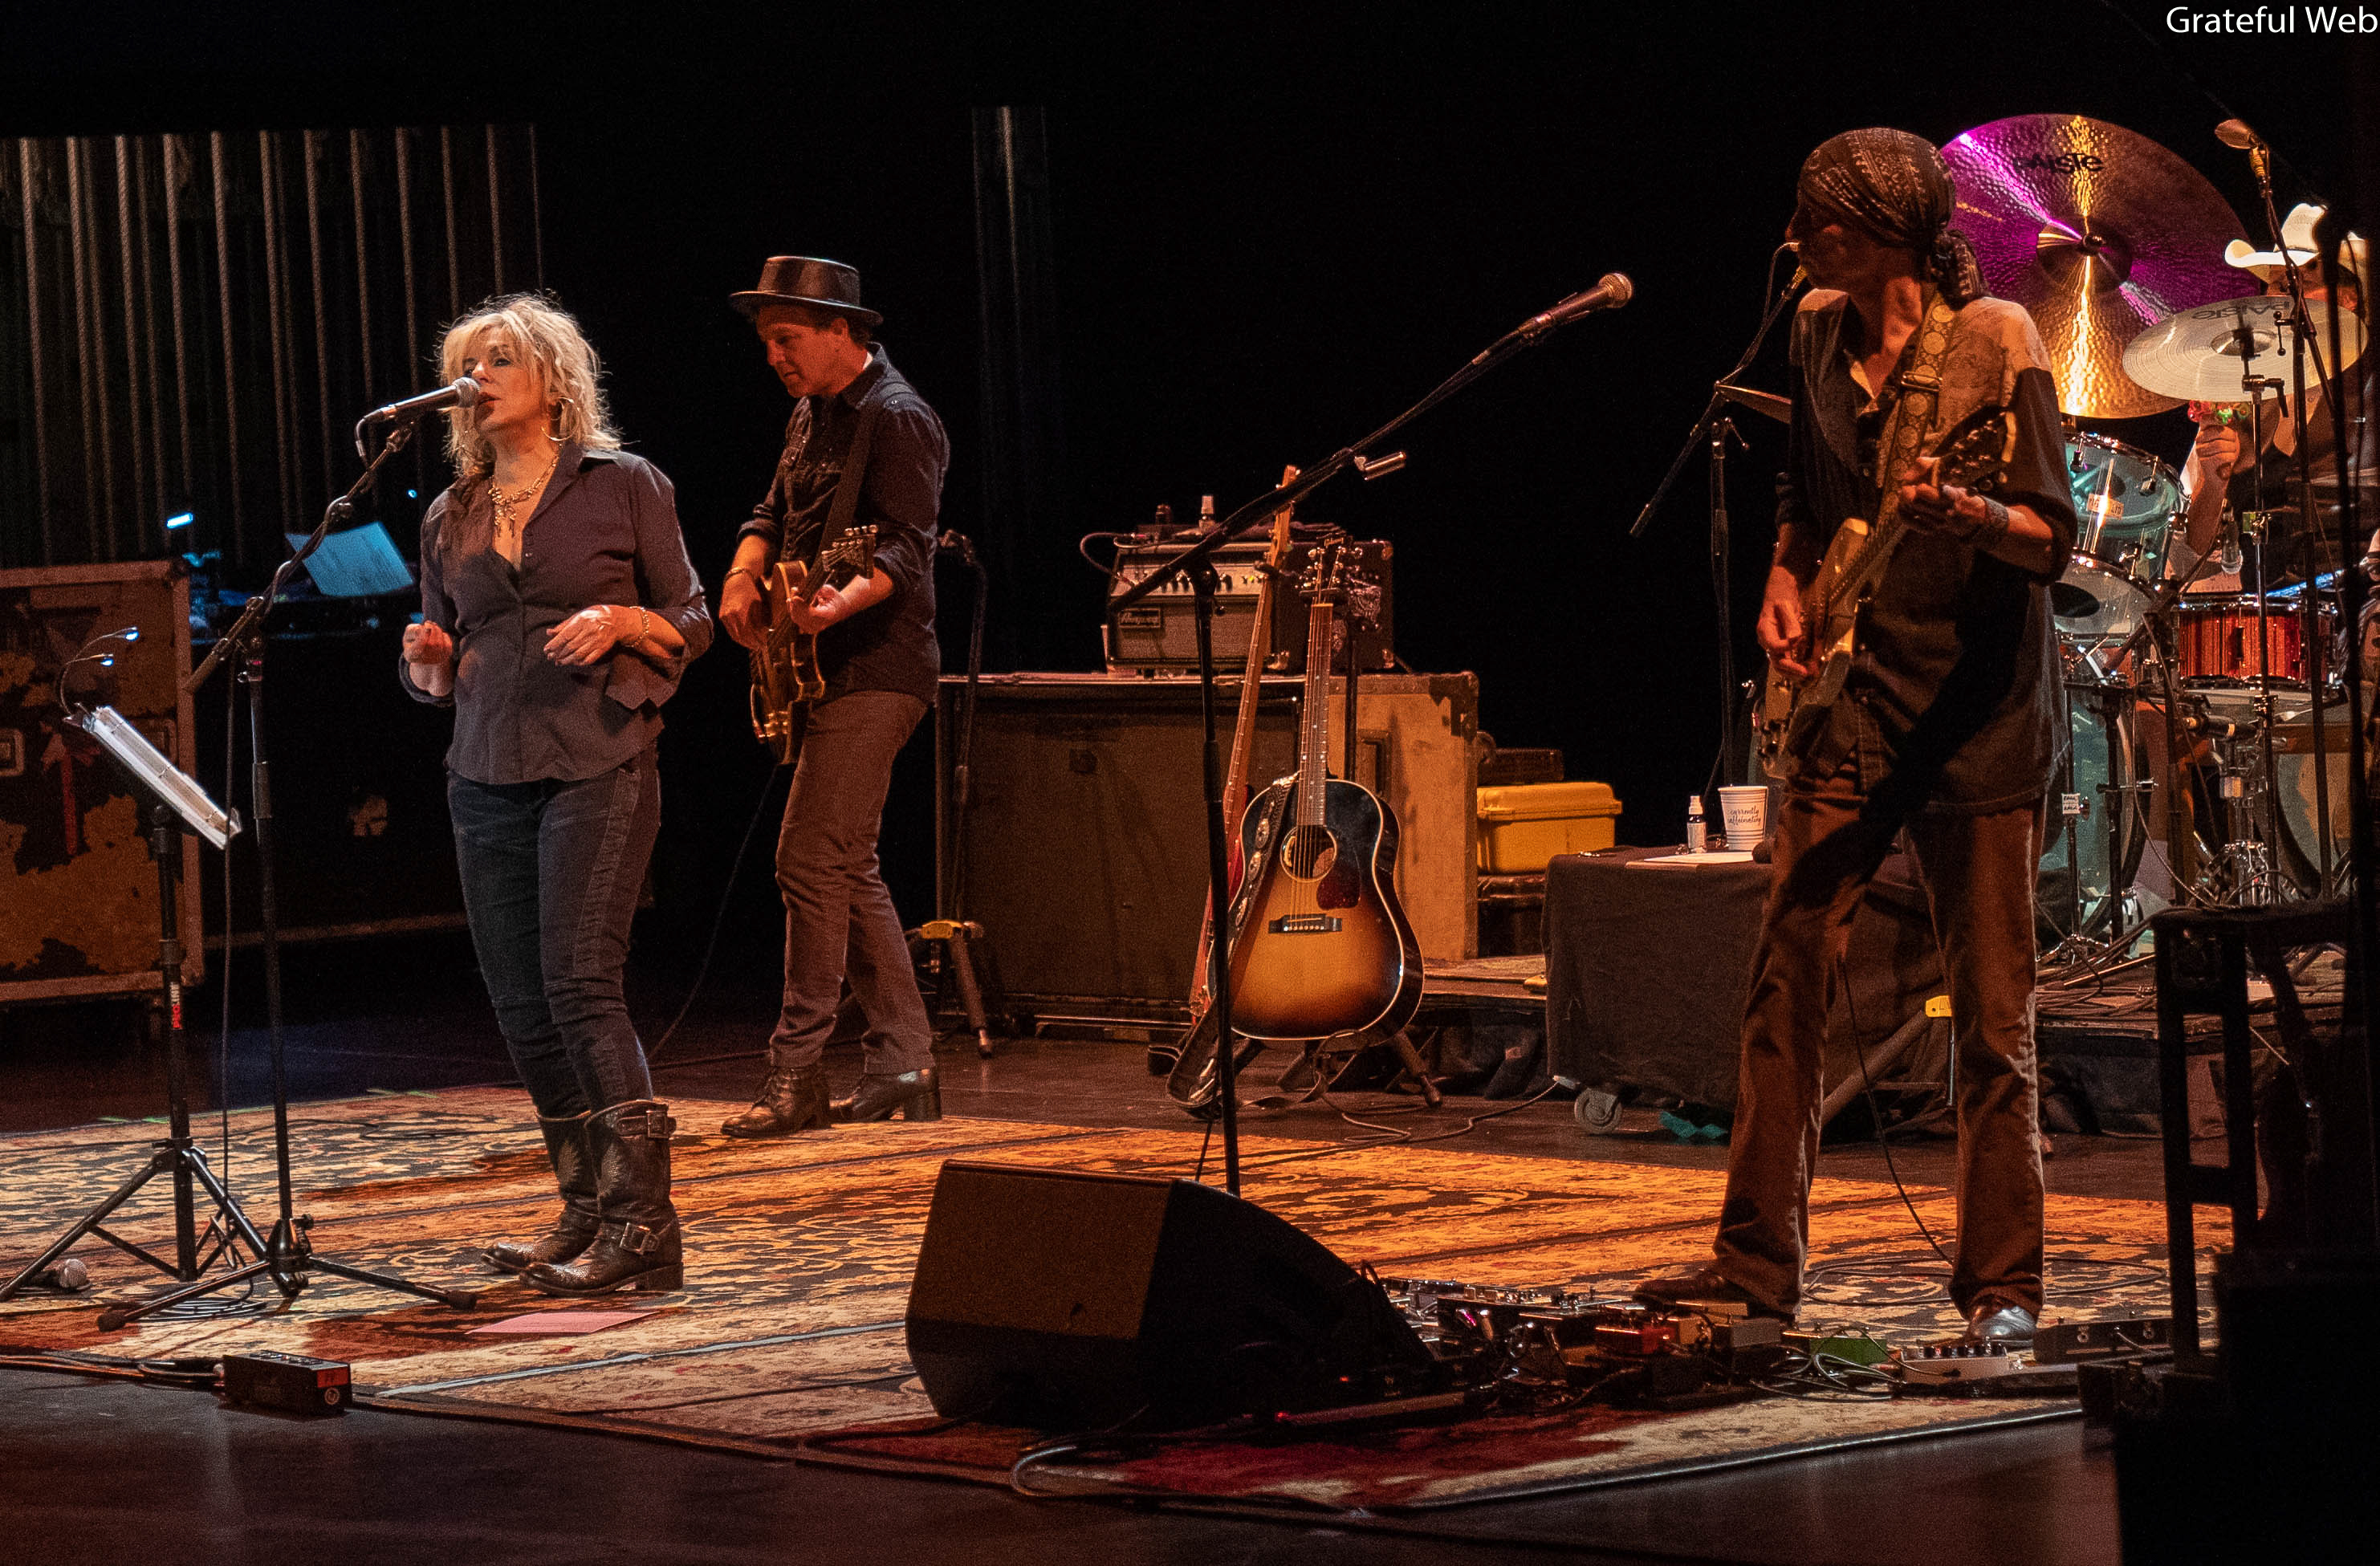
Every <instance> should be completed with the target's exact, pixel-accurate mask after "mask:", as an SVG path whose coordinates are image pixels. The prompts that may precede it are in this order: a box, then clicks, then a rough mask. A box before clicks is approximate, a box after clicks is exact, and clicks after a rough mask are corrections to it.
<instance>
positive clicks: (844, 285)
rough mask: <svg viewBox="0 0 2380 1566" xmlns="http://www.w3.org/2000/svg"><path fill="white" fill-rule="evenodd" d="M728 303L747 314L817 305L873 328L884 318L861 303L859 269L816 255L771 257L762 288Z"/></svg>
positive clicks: (762, 271)
mask: <svg viewBox="0 0 2380 1566" xmlns="http://www.w3.org/2000/svg"><path fill="white" fill-rule="evenodd" d="M727 302H728V303H729V304H731V305H734V306H735V308H736V309H737V310H742V311H743V312H744V313H745V314H746V315H747V316H750V315H758V314H759V312H760V311H761V310H763V309H764V308H766V307H767V306H770V305H814V306H816V307H817V308H818V309H820V310H833V311H835V312H836V313H837V314H839V315H847V316H849V317H851V318H852V319H853V320H854V321H856V322H860V323H861V324H863V325H867V326H873V325H875V324H876V323H877V322H880V321H882V320H883V319H884V317H883V316H882V315H880V314H879V313H878V312H877V311H875V310H868V308H866V307H865V306H863V305H862V304H861V303H860V302H859V269H858V268H856V267H849V266H845V265H844V264H843V263H842V262H841V261H822V260H820V258H819V257H816V256H771V257H770V258H769V259H768V260H767V261H764V262H762V263H761V265H760V282H759V286H758V287H755V288H752V289H750V290H748V291H747V292H745V293H741V294H730V295H728V296H727Z"/></svg>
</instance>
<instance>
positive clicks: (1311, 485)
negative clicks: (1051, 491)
mask: <svg viewBox="0 0 2380 1566" xmlns="http://www.w3.org/2000/svg"><path fill="white" fill-rule="evenodd" d="M1623 298H1624V296H1623ZM1560 308H1561V307H1560V306H1556V307H1555V309H1554V310H1548V311H1547V312H1546V313H1545V314H1544V315H1538V316H1532V317H1531V318H1530V319H1529V320H1527V321H1526V322H1523V323H1522V324H1521V325H1519V326H1517V327H1514V328H1513V329H1512V331H1510V332H1507V333H1505V334H1503V335H1502V336H1501V337H1499V338H1497V339H1496V341H1494V342H1493V343H1490V344H1489V345H1488V346H1486V347H1484V348H1482V349H1480V350H1479V352H1478V353H1476V354H1475V355H1473V356H1472V358H1470V359H1469V360H1468V361H1467V362H1465V363H1464V364H1463V367H1462V368H1461V369H1459V370H1456V371H1455V372H1454V373H1453V374H1451V375H1450V376H1448V377H1447V378H1446V379H1445V380H1443V381H1441V382H1439V383H1438V384H1437V385H1436V386H1434V387H1432V388H1431V389H1430V391H1429V393H1428V395H1426V396H1424V397H1423V398H1422V399H1421V401H1419V402H1417V403H1415V404H1414V405H1413V406H1412V407H1409V408H1407V409H1405V410H1404V411H1403V413H1400V414H1398V415H1397V416H1396V417H1395V418H1394V419H1390V420H1389V421H1388V422H1387V423H1386V424H1383V425H1381V426H1380V427H1379V428H1378V429H1377V430H1375V431H1372V432H1371V433H1370V434H1368V435H1366V436H1365V437H1364V438H1363V439H1362V440H1359V441H1357V442H1355V443H1354V444H1352V445H1346V446H1342V447H1340V448H1339V450H1337V451H1335V452H1333V453H1331V454H1330V455H1329V456H1327V457H1325V458H1323V459H1322V460H1321V461H1320V462H1317V463H1313V464H1310V465H1308V466H1306V467H1303V468H1301V469H1300V470H1299V472H1298V475H1297V477H1296V478H1294V479H1292V480H1289V481H1288V482H1286V483H1284V484H1281V485H1279V486H1277V487H1275V488H1274V489H1271V490H1269V491H1267V492H1265V493H1263V494H1260V495H1258V496H1257V498H1256V499H1254V500H1252V501H1249V502H1248V503H1246V504H1245V505H1242V506H1241V507H1240V508H1239V509H1238V510H1236V511H1234V512H1233V513H1232V514H1231V515H1230V516H1226V517H1224V518H1223V519H1222V520H1221V521H1220V522H1217V523H1216V524H1215V525H1214V526H1213V527H1211V528H1206V529H1205V530H1203V531H1202V532H1201V533H1200V534H1199V535H1198V536H1197V538H1196V539H1195V540H1192V541H1191V542H1190V543H1189V544H1188V545H1187V546H1185V547H1184V549H1183V551H1182V552H1181V553H1179V554H1177V555H1175V556H1174V557H1173V558H1172V559H1171V560H1169V561H1167V562H1166V563H1165V564H1162V565H1160V566H1159V567H1158V568H1157V569H1156V570H1154V571H1151V572H1150V573H1149V574H1148V575H1147V577H1142V578H1141V579H1140V581H1138V582H1137V583H1135V584H1134V585H1133V586H1132V587H1131V588H1130V589H1127V590H1126V591H1124V592H1123V593H1122V594H1120V595H1118V596H1117V597H1115V598H1113V599H1111V600H1110V601H1108V609H1109V612H1110V613H1115V612H1117V611H1119V610H1124V609H1129V608H1131V607H1132V606H1133V605H1134V604H1135V603H1138V602H1139V601H1141V600H1142V599H1145V598H1147V597H1148V596H1149V595H1150V594H1151V593H1154V592H1156V591H1158V590H1159V589H1161V588H1163V587H1164V586H1165V585H1166V584H1167V583H1168V582H1171V581H1172V580H1174V579H1175V578H1176V577H1188V578H1189V580H1190V586H1191V589H1192V594H1193V608H1194V610H1195V613H1194V615H1193V624H1194V625H1196V628H1197V640H1198V711H1199V717H1200V720H1201V721H1202V722H1203V723H1204V725H1205V746H1204V749H1203V753H1202V755H1201V763H1202V771H1203V773H1204V776H1203V779H1202V783H1203V786H1204V789H1205V794H1206V805H1207V886H1208V898H1209V899H1210V901H1209V904H1208V905H1209V906H1211V907H1213V908H1214V909H1215V910H1217V912H1216V919H1215V938H1214V939H1213V940H1212V941H1208V951H1207V964H1208V968H1207V973H1208V977H1207V985H1208V991H1209V992H1210V993H1211V994H1212V996H1213V1001H1212V1002H1211V1003H1210V1007H1209V1010H1210V1011H1211V1013H1212V1014H1213V1016H1214V1019H1215V1026H1214V1039H1215V1073H1216V1093H1217V1096H1218V1102H1219V1103H1220V1106H1221V1110H1222V1115H1221V1118H1222V1123H1223V1188H1224V1189H1225V1190H1227V1191H1229V1192H1231V1194H1232V1195H1233V1196H1238V1195H1239V1194H1240V1104H1239V1087H1238V1081H1237V1078H1238V1070H1237V1067H1238V1062H1237V1061H1236V1060H1235V1059H1234V1058H1233V1057H1234V1054H1235V1052H1236V1049H1237V1046H1236V1043H1235V1041H1234V1038H1233V1032H1232V955H1231V953H1232V947H1233V937H1234V936H1236V935H1237V933H1238V929H1239V925H1238V919H1237V915H1238V913H1239V909H1238V907H1237V906H1236V904H1235V901H1234V900H1233V898H1231V897H1230V896H1229V894H1228V889H1229V888H1230V886H1231V884H1232V882H1231V870H1230V866H1231V856H1230V850H1229V849H1228V847H1227V846H1226V838H1227V833H1226V829H1225V825H1224V821H1223V766H1222V752H1221V749H1220V745H1219V742H1218V741H1217V739H1216V734H1215V648H1214V620H1215V589H1216V586H1217V579H1216V575H1215V553H1216V552H1217V551H1218V550H1220V549H1221V548H1222V547H1223V546H1224V545H1225V544H1228V543H1231V542H1233V540H1237V539H1241V538H1245V536H1247V535H1248V534H1250V533H1253V532H1255V531H1256V530H1257V528H1261V527H1263V526H1264V525H1265V524H1266V523H1268V522H1269V521H1270V520H1271V519H1272V518H1273V516H1275V514H1277V513H1279V512H1280V511H1281V509H1282V508H1284V507H1286V506H1291V505H1294V504H1297V503H1298V502H1299V501H1300V500H1303V499H1304V498H1305V496H1306V495H1308V494H1310V493H1312V492H1314V491H1316V490H1318V489H1320V488H1321V487H1322V486H1323V485H1324V484H1327V483H1329V482H1330V480H1333V479H1335V478H1337V477H1338V476H1339V475H1340V474H1342V473H1343V472H1345V471H1346V470H1347V469H1348V468H1350V467H1352V468H1354V469H1355V471H1356V472H1357V473H1358V474H1360V475H1362V476H1363V477H1364V478H1366V479H1376V478H1382V477H1385V476H1387V475H1388V474H1390V473H1393V472H1395V471H1396V470H1397V469H1398V468H1400V467H1403V466H1404V463H1403V454H1402V453H1392V454H1390V455H1385V456H1382V457H1379V458H1378V459H1377V460H1376V459H1373V458H1371V457H1369V456H1367V455H1366V454H1367V453H1368V452H1370V451H1371V449H1372V448H1373V447H1375V446H1377V445H1378V444H1380V443H1382V442H1384V441H1386V440H1387V439H1388V438H1389V437H1390V436H1391V435H1393V434H1395V433H1396V432H1397V431H1400V430H1402V429H1403V428H1404V427H1405V426H1406V425H1408V424H1410V423H1412V422H1413V421H1414V420H1415V419H1418V418H1420V417H1421V416H1422V415H1423V414H1425V413H1427V412H1428V411H1429V410H1430V409H1431V408H1434V407H1437V406H1438V405H1439V404H1440V403H1442V402H1444V401H1445V400H1446V399H1447V398H1449V397H1451V396H1452V395H1454V394H1455V393H1457V392H1459V391H1461V390H1462V389H1463V387H1465V386H1468V385H1469V384H1471V382H1474V381H1476V380H1478V379H1479V377H1481V376H1482V375H1485V374H1487V373H1488V371H1489V370H1493V369H1495V368H1496V367H1497V366H1498V365H1500V364H1501V363H1503V362H1504V361H1505V360H1506V359H1509V358H1513V357H1514V356H1516V355H1517V354H1519V353H1521V352H1523V351H1524V350H1525V349H1528V348H1532V347H1535V346H1536V345H1537V343H1538V342H1539V341H1540V340H1541V339H1543V338H1544V336H1545V335H1546V334H1548V332H1550V331H1552V330H1554V329H1555V328H1556V327H1558V326H1560V325H1563V324H1566V322H1564V321H1560V320H1556V319H1553V318H1554V317H1555V316H1556V315H1557V313H1558V312H1559V311H1560ZM1248 884H1249V886H1250V887H1253V885H1254V878H1250V880H1249V883H1248ZM1191 1064H1192V1062H1190V1061H1189V1060H1188V1058H1187V1057H1186V1056H1185V1057H1184V1061H1183V1064H1182V1066H1177V1067H1176V1068H1175V1069H1176V1071H1177V1073H1178V1072H1179V1071H1181V1070H1182V1069H1183V1068H1184V1067H1187V1066H1190V1065H1191Z"/></svg>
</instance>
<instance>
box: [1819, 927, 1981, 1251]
mask: <svg viewBox="0 0 2380 1566" xmlns="http://www.w3.org/2000/svg"><path fill="white" fill-rule="evenodd" d="M1835 961H1836V971H1837V972H1838V973H1839V974H1840V975H1841V977H1842V985H1843V1009H1844V1011H1845V1012H1847V1013H1848V1014H1850V1016H1851V1025H1852V1057H1853V1058H1854V1059H1856V1060H1857V1061H1858V1062H1859V1068H1860V1096H1861V1097H1862V1098H1864V1099H1866V1100H1867V1115H1868V1119H1869V1121H1870V1122H1872V1123H1874V1124H1875V1126H1876V1146H1877V1147H1881V1148H1883V1149H1884V1167H1885V1169H1886V1171H1888V1173H1890V1174H1891V1176H1892V1188H1893V1189H1894V1190H1895V1191H1898V1192H1899V1193H1900V1205H1901V1206H1902V1207H1904V1208H1908V1209H1909V1221H1910V1222H1912V1223H1913V1224H1915V1225H1917V1233H1918V1237H1919V1238H1920V1239H1923V1240H1924V1241H1925V1244H1927V1245H1928V1246H1930V1247H1931V1248H1932V1249H1933V1252H1934V1254H1935V1255H1936V1256H1940V1257H1941V1258H1942V1261H1943V1264H1944V1265H1945V1266H1948V1267H1950V1268H1952V1269H1956V1268H1957V1267H1958V1263H1956V1262H1954V1261H1952V1260H1951V1259H1950V1253H1949V1252H1948V1251H1946V1250H1944V1249H1943V1248H1942V1243H1941V1242H1940V1241H1938V1240H1937V1239H1935V1238H1934V1232H1933V1231H1932V1230H1930V1229H1928V1228H1926V1227H1925V1220H1924V1219H1922V1218H1920V1217H1918V1216H1917V1204H1916V1203H1915V1202H1913V1201H1911V1200H1910V1199H1909V1187H1908V1186H1906V1185H1904V1184H1901V1183H1900V1165H1899V1164H1897V1163H1895V1162H1894V1161H1893V1158H1892V1138H1891V1137H1889V1136H1888V1135H1885V1127H1884V1111H1881V1110H1879V1109H1877V1108H1876V1083H1875V1081H1874V1079H1873V1078H1871V1077H1870V1076H1869V1075H1868V1074H1867V1051H1866V1050H1864V1049H1862V1048H1860V1025H1859V1002H1858V1001H1857V1000H1856V999H1854V998H1853V996H1852V962H1851V953H1849V952H1848V951H1846V952H1845V953H1843V954H1842V955H1841V956H1840V957H1839V958H1837V959H1836V960H1835ZM1824 1048H1825V1047H1824V1045H1823V1044H1822V1045H1821V1046H1820V1052H1821V1053H1822V1054H1823V1053H1824ZM1958 1050H1959V1019H1958V1018H1957V1016H1955V1015H1953V1016H1952V1017H1951V1019H1950V1051H1951V1058H1952V1059H1953V1060H1954V1061H1955V1060H1956V1059H1957V1057H1958ZM1958 1111H1959V1100H1958V1094H1957V1092H1956V1090H1955V1088H1954V1090H1953V1091H1952V1093H1951V1095H1950V1112H1951V1114H1952V1115H1953V1116H1954V1117H1955V1116H1956V1115H1957V1113H1958ZM1821 1129H1822V1130H1823V1129H1824V1128H1823V1127H1821Z"/></svg>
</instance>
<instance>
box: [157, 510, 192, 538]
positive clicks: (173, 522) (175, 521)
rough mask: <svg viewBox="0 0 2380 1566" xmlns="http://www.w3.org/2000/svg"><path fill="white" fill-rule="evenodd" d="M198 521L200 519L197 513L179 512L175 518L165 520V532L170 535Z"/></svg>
mask: <svg viewBox="0 0 2380 1566" xmlns="http://www.w3.org/2000/svg"><path fill="white" fill-rule="evenodd" d="M198 519H199V517H198V514H197V513H196V512H191V511H177V512H176V513H175V514H174V515H173V516H168V517H166V518H165V530H166V531H167V532H169V533H171V532H174V531H176V530H177V529H180V528H187V527H188V526H189V525H190V524H191V523H193V522H195V521H197V520H198Z"/></svg>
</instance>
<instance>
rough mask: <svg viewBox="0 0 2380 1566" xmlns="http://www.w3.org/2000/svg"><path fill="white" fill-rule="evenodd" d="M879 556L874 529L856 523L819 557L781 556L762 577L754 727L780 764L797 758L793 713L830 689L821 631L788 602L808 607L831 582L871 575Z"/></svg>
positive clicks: (755, 652)
mask: <svg viewBox="0 0 2380 1566" xmlns="http://www.w3.org/2000/svg"><path fill="white" fill-rule="evenodd" d="M875 557H876V529H875V528H872V527H864V528H850V529H848V530H846V531H845V532H844V533H842V534H840V535H839V536H837V537H836V538H834V539H832V540H828V541H826V542H823V543H821V544H820V548H819V553H818V558H817V559H816V560H814V561H811V562H810V563H809V564H807V565H806V564H803V563H802V562H800V561H798V560H781V561H779V562H778V563H777V564H774V565H772V566H771V567H770V568H769V570H768V573H767V575H766V576H765V577H762V578H761V582H760V613H761V616H762V619H763V621H764V623H765V629H764V630H763V633H762V636H761V640H760V645H759V647H756V648H754V649H751V652H752V733H753V734H754V736H755V737H757V738H758V739H759V742H760V743H761V745H763V746H764V747H767V749H768V752H769V754H770V755H771V757H773V758H775V759H776V760H777V762H778V764H779V765H783V763H785V762H787V761H789V760H791V759H793V754H794V748H795V739H794V734H795V722H794V720H795V717H796V716H797V715H798V714H799V712H800V711H801V710H802V709H803V708H804V707H807V706H808V705H809V704H810V703H811V702H813V701H816V700H818V699H819V698H820V697H822V696H824V695H825V694H826V675H825V674H823V673H821V672H820V669H819V661H818V637H817V635H816V634H815V633H813V632H810V631H805V630H803V629H802V628H801V626H799V625H796V624H795V623H794V617H793V615H792V613H790V612H789V609H788V606H789V605H792V604H796V603H798V604H800V605H801V606H802V607H803V608H804V609H807V608H808V607H809V606H810V605H811V604H813V603H816V602H817V601H818V597H819V594H820V593H822V592H824V591H825V590H826V589H828V588H829V587H837V588H840V587H843V586H844V585H845V584H846V583H849V582H852V581H856V579H858V578H859V577H865V576H868V575H869V574H870V572H869V566H870V564H872V562H873V561H874V560H875Z"/></svg>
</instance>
